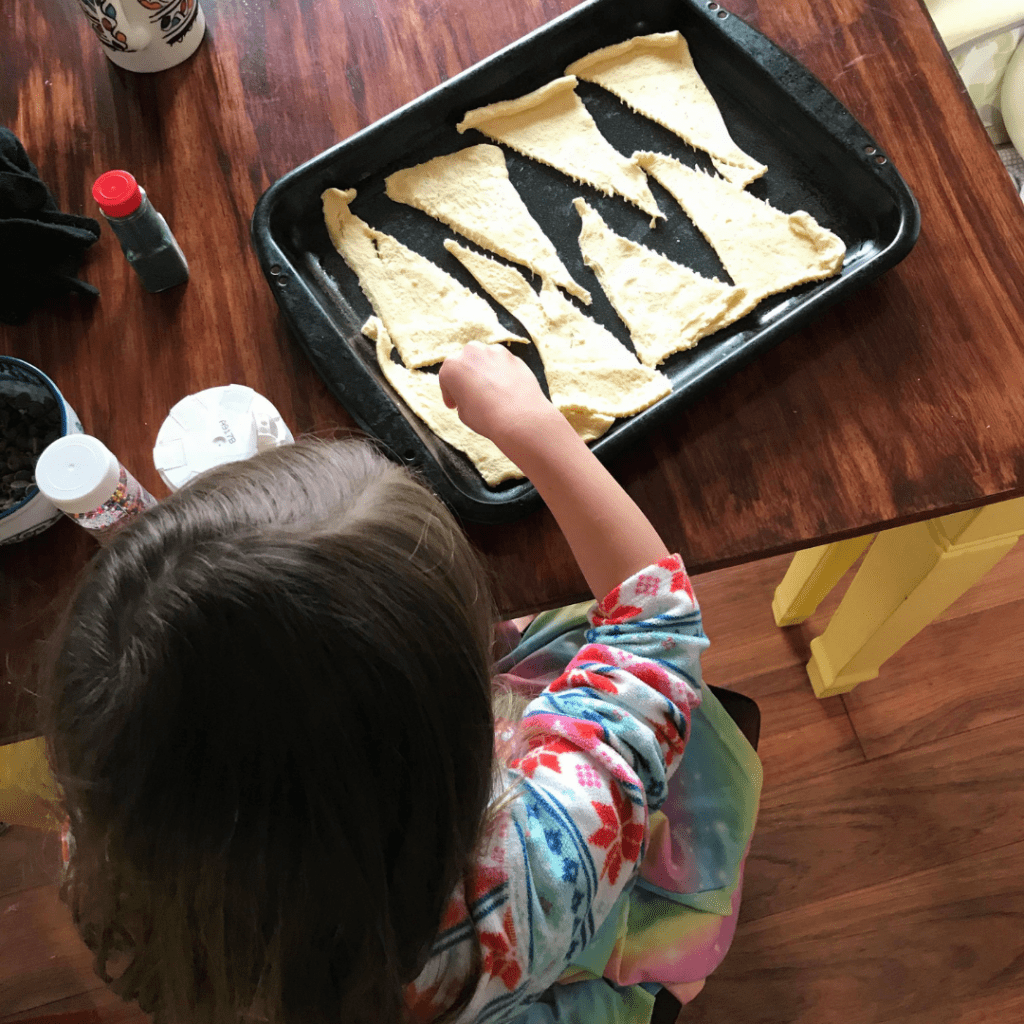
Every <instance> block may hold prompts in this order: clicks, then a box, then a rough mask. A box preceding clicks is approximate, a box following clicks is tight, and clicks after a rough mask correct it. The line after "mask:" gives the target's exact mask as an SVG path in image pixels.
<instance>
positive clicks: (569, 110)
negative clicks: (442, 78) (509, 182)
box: [456, 75, 665, 225]
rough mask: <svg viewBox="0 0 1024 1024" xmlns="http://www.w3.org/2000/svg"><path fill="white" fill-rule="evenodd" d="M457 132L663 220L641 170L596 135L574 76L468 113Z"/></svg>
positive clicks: (559, 79)
mask: <svg viewBox="0 0 1024 1024" xmlns="http://www.w3.org/2000/svg"><path fill="white" fill-rule="evenodd" d="M456 128H457V129H458V131H460V132H464V131H465V130H466V129H467V128H476V129H477V130H478V131H481V132H483V133H484V135H486V136H487V137H488V138H491V139H494V141H495V142H503V143H505V145H506V146H509V147H510V148H512V149H514V150H515V151H516V152H517V153H522V154H523V156H527V157H529V158H530V159H531V160H537V161H538V162H539V163H542V164H548V165H549V166H551V167H554V168H555V170H558V171H561V172H562V173H563V174H567V175H568V176H569V177H570V178H573V179H575V180H576V181H582V182H585V183H586V184H588V185H592V186H593V187H594V188H596V189H597V190H598V191H599V192H603V193H604V194H605V195H608V196H610V195H613V194H615V195H620V196H622V198H623V199H628V200H629V202H631V203H633V204H634V205H636V206H639V207H640V209H641V210H643V211H644V213H646V214H647V215H648V216H650V217H651V218H657V217H661V218H662V219H664V216H665V215H664V214H663V213H662V212H661V210H659V209H658V204H657V203H656V202H655V199H654V196H653V195H652V194H651V190H650V188H648V186H647V178H646V177H644V173H643V171H641V170H640V168H639V167H637V165H636V164H635V163H634V162H633V161H632V160H627V159H626V157H624V156H623V155H622V154H621V153H620V152H619V151H618V150H617V149H615V148H614V147H613V146H612V145H611V143H610V142H608V140H607V139H606V138H605V137H604V136H603V135H602V134H601V133H600V131H598V128H597V125H596V124H595V123H594V119H593V118H592V117H591V116H590V112H589V111H588V110H587V108H586V107H585V106H584V105H583V101H582V100H581V99H580V98H579V96H577V95H576V79H575V78H573V77H572V76H571V75H570V76H568V77H566V78H556V79H555V80H554V81H553V82H548V84H547V85H543V86H541V87H540V88H539V89H537V90H535V91H534V92H531V93H527V95H525V96H520V97H519V98H518V99H514V100H505V101H504V102H501V103H492V104H490V106H487V107H477V108H476V109H475V110H470V111H469V112H468V113H467V114H466V115H465V117H464V118H463V119H462V121H461V122H460V123H459V124H458V125H456ZM652 225H653V219H652Z"/></svg>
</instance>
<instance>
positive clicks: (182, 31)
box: [138, 0, 199, 46]
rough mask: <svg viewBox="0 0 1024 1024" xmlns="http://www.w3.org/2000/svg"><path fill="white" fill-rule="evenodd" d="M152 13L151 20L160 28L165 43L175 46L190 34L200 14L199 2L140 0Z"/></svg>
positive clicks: (185, 0) (187, 0) (188, 0)
mask: <svg viewBox="0 0 1024 1024" xmlns="http://www.w3.org/2000/svg"><path fill="white" fill-rule="evenodd" d="M138 2H139V3H140V4H141V5H142V6H143V7H145V8H146V9H147V10H148V11H150V12H151V13H150V15H149V20H150V21H151V22H153V24H154V27H156V26H159V28H160V33H161V36H162V37H163V41H164V42H165V43H167V45H168V46H173V45H174V44H175V43H179V42H181V40H182V39H183V38H184V37H185V36H186V35H187V34H188V32H189V30H190V29H191V28H192V26H193V25H194V24H195V23H196V16H197V15H198V14H199V4H198V2H197V0H138Z"/></svg>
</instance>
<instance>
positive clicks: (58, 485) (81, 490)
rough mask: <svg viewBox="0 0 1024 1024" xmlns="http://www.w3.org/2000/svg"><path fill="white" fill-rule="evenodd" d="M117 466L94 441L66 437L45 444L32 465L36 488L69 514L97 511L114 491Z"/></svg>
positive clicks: (84, 436) (109, 453)
mask: <svg viewBox="0 0 1024 1024" xmlns="http://www.w3.org/2000/svg"><path fill="white" fill-rule="evenodd" d="M120 479H121V465H120V463H119V462H118V461H117V457H116V456H115V455H114V453H113V452H112V451H111V450H110V449H109V448H108V447H107V446H106V445H105V444H104V443H103V442H102V441H100V440H99V439H98V438H95V437H90V436H89V435H88V434H68V435H67V436H65V437H58V438H57V440H56V441H54V442H53V443H52V444H50V445H48V446H47V447H46V449H45V450H44V451H43V454H42V455H40V456H39V461H38V462H37V463H36V485H37V486H38V487H39V490H40V492H41V493H42V494H44V495H45V496H46V497H47V498H49V499H50V501H52V502H53V504H54V505H56V506H57V508H59V509H61V510H62V511H64V512H70V513H71V514H72V515H81V514H82V513H83V512H92V511H94V510H95V509H98V508H99V507H100V506H101V505H102V504H103V503H104V502H105V501H106V500H107V499H108V498H109V497H110V496H111V495H112V494H113V493H114V491H115V490H116V489H117V485H118V483H119V481H120Z"/></svg>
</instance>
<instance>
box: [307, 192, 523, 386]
mask: <svg viewBox="0 0 1024 1024" xmlns="http://www.w3.org/2000/svg"><path fill="white" fill-rule="evenodd" d="M355 197H356V190H355V189H349V190H348V191H347V192H342V191H341V190H340V189H336V188H329V189H327V191H326V192H324V193H323V195H322V196H321V198H322V199H323V204H324V220H325V221H326V223H327V230H328V231H329V232H330V235H331V241H332V242H333V243H334V247H335V248H336V249H337V250H338V252H339V253H341V255H342V257H343V258H344V260H345V262H346V263H347V264H348V266H349V267H350V268H351V269H352V270H353V272H354V273H355V274H356V276H357V277H358V278H359V286H360V287H361V288H362V290H363V293H364V294H365V295H366V297H367V298H368V299H369V300H370V305H371V306H373V310H374V312H375V313H376V314H377V316H379V317H380V319H381V320H382V321H383V322H384V326H385V327H387V329H388V334H389V335H390V336H391V338H392V339H393V341H394V344H395V348H397V349H398V352H399V354H400V355H401V357H402V361H403V362H404V363H405V365H406V366H408V367H412V368H413V369H415V368H417V367H420V366H427V365H429V364H430V363H439V362H440V361H441V360H442V359H444V358H445V357H446V356H450V355H453V354H454V353H455V352H459V351H460V350H461V349H462V348H463V346H464V345H465V344H466V343H467V342H469V341H482V342H485V343H486V344H495V343H497V342H503V341H521V342H524V343H525V342H526V340H527V339H526V338H520V337H519V335H517V334H510V333H509V332H508V331H506V330H505V328H504V327H502V325H501V322H500V321H499V320H498V317H497V314H496V313H495V312H494V310H493V309H491V307H490V306H489V305H488V303H487V302H486V301H485V300H484V299H482V298H481V297H480V296H479V295H474V294H473V292H471V291H470V290H469V289H468V288H466V287H464V286H463V285H462V284H460V283H459V282H458V281H457V280H456V279H455V278H454V277H452V276H451V275H450V274H447V273H445V272H444V271H443V270H442V269H441V268H440V267H438V266H436V265H435V264H434V263H432V262H431V261H430V260H428V259H427V258H426V257H425V256H421V255H420V254H419V253H417V252H413V251H412V249H407V248H406V247H405V246H404V245H402V243H401V242H399V241H398V239H397V238H392V237H391V235H386V234H384V232H383V231H377V230H376V229H374V228H371V227H370V226H369V225H368V224H367V223H366V222H365V221H363V220H360V219H359V218H358V217H357V216H356V215H355V214H354V213H352V211H351V210H350V209H349V204H350V203H351V202H352V200H353V199H355Z"/></svg>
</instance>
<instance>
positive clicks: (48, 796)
mask: <svg viewBox="0 0 1024 1024" xmlns="http://www.w3.org/2000/svg"><path fill="white" fill-rule="evenodd" d="M59 805H60V791H59V789H58V787H57V783H56V781H55V780H54V777H53V775H52V774H51V772H50V766H49V763H48V761H47V759H46V741H45V740H44V739H43V738H42V737H38V738H37V739H33V740H22V741H21V742H19V743H7V744H4V745H2V746H0V822H3V823H4V824H5V825H29V826H31V827H32V828H44V829H58V828H60V826H61V822H62V821H63V814H62V812H61V811H60V807H59Z"/></svg>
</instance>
